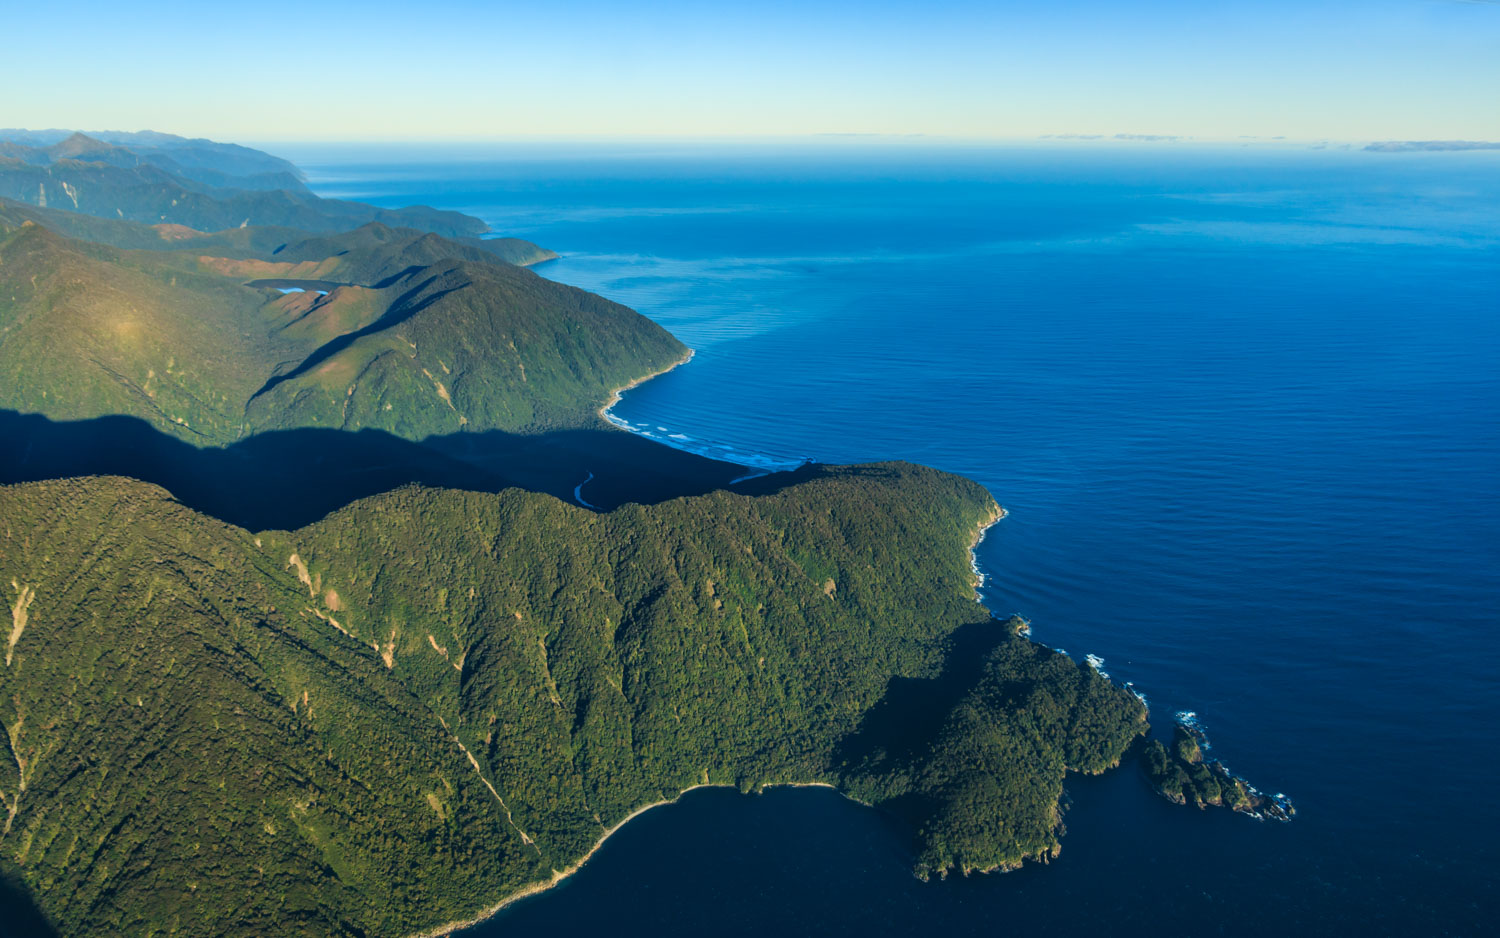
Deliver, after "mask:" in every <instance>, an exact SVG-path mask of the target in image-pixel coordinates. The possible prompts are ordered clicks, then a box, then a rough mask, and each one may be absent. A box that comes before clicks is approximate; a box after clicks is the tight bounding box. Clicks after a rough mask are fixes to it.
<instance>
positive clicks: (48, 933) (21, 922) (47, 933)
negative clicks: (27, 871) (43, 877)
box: [0, 867, 57, 938]
mask: <svg viewBox="0 0 1500 938" xmlns="http://www.w3.org/2000/svg"><path fill="white" fill-rule="evenodd" d="M0 938H57V929H55V928H53V927H52V925H51V924H50V923H49V922H48V921H47V919H46V918H45V917H44V916H43V915H42V913H41V912H40V911H39V910H38V909H37V907H36V902H35V901H34V900H33V899H32V898H31V890H29V889H27V888H26V884H25V883H23V882H21V879H20V877H18V876H16V875H15V873H14V872H13V871H12V870H9V869H6V868H4V867H0Z"/></svg>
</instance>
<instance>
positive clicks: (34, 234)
mask: <svg viewBox="0 0 1500 938" xmlns="http://www.w3.org/2000/svg"><path fill="white" fill-rule="evenodd" d="M3 208H4V207H3V206H0V407H7V408H10V409H13V410H16V411H20V412H32V413H40V414H44V415H47V416H49V417H52V418H54V419H82V418H90V417H97V416H103V415H108V414H126V415H132V416H138V417H141V418H142V419H145V420H147V421H150V422H151V423H153V424H155V425H156V426H157V427H158V428H159V429H161V430H163V431H165V432H168V433H171V434H173V435H176V436H178V437H180V438H182V439H185V440H189V441H191V442H194V443H197V444H199V445H203V444H215V445H222V444H227V443H231V442H233V441H235V440H236V439H239V438H241V437H244V436H247V435H250V434H253V433H255V432H257V431H261V430H267V429H286V428H290V427H324V428H331V429H344V430H358V429H367V428H368V429H379V430H385V431H388V432H391V433H393V434H396V435H398V436H402V437H405V438H407V439H414V440H419V439H422V438H425V437H428V436H433V435H442V434H451V433H456V432H459V431H461V430H462V431H475V430H506V431H523V430H531V429H536V428H539V427H556V426H576V425H581V424H583V423H586V422H588V421H591V420H592V419H594V418H593V413H594V411H595V410H596V409H597V408H598V407H599V406H600V405H601V404H603V403H604V402H605V401H606V400H607V399H608V396H609V393H610V391H611V390H612V389H613V388H615V387H618V386H620V385H623V384H626V383H628V382H629V381H631V380H633V379H635V378H638V377H639V376H641V375H643V374H649V373H652V372H655V371H659V370H661V369H663V368H665V367H667V366H669V365H670V364H672V363H673V362H675V361H677V360H679V359H680V358H681V357H682V355H683V354H684V352H685V349H684V348H683V346H682V345H681V344H680V343H678V342H677V341H676V340H675V339H673V338H672V337H671V336H670V335H669V334H668V333H667V332H666V331H665V330H663V329H662V328H661V327H659V326H657V325H656V324H654V323H652V322H651V321H649V320H647V319H645V318H644V317H642V316H640V315H638V314H636V313H634V312H633V311H631V310H629V309H626V308H625V307H623V306H619V305H617V304H614V303H610V302H609V301H607V300H603V299H601V298H599V297H597V296H594V295H592V294H589V293H585V292H584V291H582V290H577V289H574V288H572V287H567V286H563V285H561V284H557V283H554V282H552V281H549V280H546V279H544V278H541V277H538V276H536V275H535V274H532V273H530V272H529V271H526V270H522V269H519V268H517V267H515V266H514V265H512V264H509V263H505V262H504V261H503V260H502V259H501V258H499V257H497V256H495V254H494V253H492V252H489V251H486V250H483V249H481V248H479V247H476V246H473V245H467V244H462V243H455V242H452V241H448V240H446V239H443V238H440V237H438V236H436V235H432V234H423V233H420V232H414V231H411V230H398V229H390V228H385V227H383V226H373V227H365V228H361V229H357V230H354V231H350V232H346V233H344V234H342V235H338V236H328V237H310V236H308V235H306V234H303V235H301V236H300V237H299V238H298V240H297V241H295V242H284V243H282V245H281V249H280V250H279V251H277V252H275V254H276V256H277V259H276V260H274V261H268V260H262V259H260V258H257V257H255V256H253V254H254V252H253V250H251V248H249V247H246V248H244V249H243V250H241V251H240V252H239V254H240V255H241V256H238V257H235V256H227V257H226V256H210V255H205V254H201V253H199V252H197V251H179V252H172V251H160V250H158V251H123V250H118V249H115V248H112V247H107V246H105V245H103V244H98V243H95V242H89V241H80V240H75V239H70V238H65V237H61V236H59V235H57V234H55V233H54V232H52V231H50V230H49V229H47V228H46V227H44V226H43V225H40V224H37V223H35V222H34V221H32V220H31V219H27V218H19V219H18V216H17V215H16V214H14V213H12V214H10V215H7V214H6V213H5V212H4V210H3ZM18 221H19V223H17V222H18ZM246 230H247V231H254V229H246ZM226 240H227V239H226ZM246 254H249V255H251V256H248V257H247V256H245V255H246ZM289 278H290V279H291V280H292V281H293V282H298V283H303V282H305V283H307V284H308V289H307V290H306V291H305V292H302V293H293V294H289V295H283V294H282V293H280V292H278V291H277V290H275V289H272V288H270V287H268V286H255V285H247V284H250V283H252V282H256V281H258V280H270V281H271V282H286V281H288V279H289ZM320 285H321V286H320ZM318 289H322V290H325V291H327V293H326V295H321V294H320V293H319V292H317V290H318Z"/></svg>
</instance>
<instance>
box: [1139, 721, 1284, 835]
mask: <svg viewBox="0 0 1500 938" xmlns="http://www.w3.org/2000/svg"><path fill="white" fill-rule="evenodd" d="M1207 745H1208V741H1207V740H1206V739H1205V738H1204V736H1203V733H1202V731H1200V730H1198V729H1197V728H1196V727H1194V726H1190V725H1186V724H1183V723H1178V724H1177V725H1176V726H1175V727H1173V730H1172V746H1171V748H1168V747H1166V746H1164V745H1162V743H1161V741H1160V740H1156V739H1153V740H1151V742H1150V743H1148V744H1147V745H1146V748H1145V752H1144V754H1143V756H1142V759H1141V766H1142V767H1143V768H1144V769H1145V770H1146V776H1147V777H1148V778H1149V779H1151V784H1152V785H1154V786H1155V787H1156V790H1157V791H1158V792H1160V793H1161V795H1162V797H1164V798H1166V799H1167V800H1168V801H1171V802H1173V803H1175V804H1191V805H1194V806H1196V807H1198V808H1206V807H1208V806H1209V805H1222V806H1223V807H1226V808H1229V809H1231V810H1233V811H1239V812H1241V813H1244V814H1254V815H1257V816H1267V817H1273V818H1276V819H1277V820H1281V821H1285V820H1288V819H1290V818H1291V816H1292V815H1293V814H1295V813H1296V809H1295V808H1293V807H1292V805H1291V803H1290V802H1288V801H1287V800H1286V799H1285V798H1284V797H1282V796H1279V795H1278V796H1274V797H1267V796H1266V795H1264V794H1262V793H1261V792H1260V791H1258V790H1257V789H1256V788H1255V787H1254V786H1253V785H1251V784H1250V783H1249V782H1247V781H1245V780H1244V779H1242V778H1240V777H1238V776H1236V775H1233V774H1231V773H1230V771H1229V770H1228V769H1227V768H1225V767H1224V764H1223V763H1222V762H1219V761H1218V760H1205V759H1204V757H1203V750H1204V749H1205V748H1207Z"/></svg>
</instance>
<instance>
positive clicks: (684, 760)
mask: <svg viewBox="0 0 1500 938" xmlns="http://www.w3.org/2000/svg"><path fill="white" fill-rule="evenodd" d="M996 513H997V509H996V507H995V505H994V503H993V501H992V500H990V498H989V497H988V496H987V495H986V494H985V493H984V492H983V490H982V489H980V488H979V487H978V486H976V485H974V484H973V483H970V482H967V481H965V480H962V479H959V478H957V477H954V476H948V475H945V474H942V473H938V472H935V471H933V470H927V469H920V468H917V467H911V466H904V465H881V466H868V467H853V468H851V469H848V470H843V471H841V472H838V473H834V474H829V475H826V476H824V477H822V478H820V479H818V480H817V481H814V482H810V483H807V484H804V485H799V486H794V487H791V488H787V489H785V490H783V491H781V492H779V493H777V494H774V495H765V496H759V497H746V496H736V495H730V494H727V493H722V492H721V493H715V494H713V495H709V496H704V497H699V498H690V499H680V500H676V501H672V502H667V503H663V504H661V505H658V506H654V507H651V508H644V507H639V506H627V507H626V508H623V509H620V510H617V511H615V512H612V513H610V514H607V515H595V514H591V513H589V512H586V511H583V510H580V509H576V508H573V507H570V506H568V505H565V504H563V503H561V502H558V501H557V500H555V499H552V498H549V497H547V496H540V495H532V494H527V493H522V492H517V491H513V490H512V491H507V492H503V493H501V494H499V495H481V494H474V493H463V492H452V491H443V490H431V489H403V490H400V491H396V492H392V493H389V494H387V495H384V496H378V497H376V498H372V499H368V500H366V501H363V502H359V503H357V504H356V505H354V506H351V507H350V508H348V509H346V510H344V511H341V512H338V513H336V514H334V515H332V516H330V517H329V518H327V519H325V520H324V521H322V522H319V523H317V524H314V525H312V526H311V527H308V528H304V529H301V530H298V531H294V532H268V533H264V534H260V535H251V534H249V533H247V532H245V531H242V530H240V529H237V528H231V527H228V526H225V525H223V524H220V523H218V522H214V521H211V520H209V519H207V518H204V517H202V516H200V515H196V514H194V513H192V512H190V511H188V510H186V509H184V508H182V507H181V506H179V505H177V504H175V503H173V502H172V501H171V500H170V499H168V498H167V497H166V496H165V495H164V493H162V492H161V491H160V490H157V489H154V488H153V487H150V486H145V485H143V484H140V483H132V482H130V481H128V480H122V479H85V480H68V481H62V482H51V483H32V484H27V485H22V486H14V487H10V488H5V489H0V516H3V517H5V518H6V525H5V526H4V528H3V530H0V582H3V584H4V591H5V594H6V605H8V606H9V607H10V610H11V622H12V627H11V629H10V630H9V636H8V639H7V647H6V661H5V664H4V666H3V667H0V723H3V725H4V728H5V731H6V732H5V734H4V735H5V737H6V739H7V742H8V746H9V749H10V758H9V760H8V761H7V762H6V764H3V765H0V792H3V794H4V798H5V801H4V804H5V807H6V810H7V812H8V819H7V821H6V824H5V829H4V833H3V834H0V856H3V858H4V860H5V863H6V864H8V865H10V866H11V867H13V868H14V869H15V870H17V871H18V875H19V877H20V880H21V881H22V882H23V883H24V884H25V886H26V887H27V888H28V889H29V890H30V891H31V893H32V896H33V897H34V899H35V901H36V903H37V904H38V906H39V907H40V908H41V909H42V911H43V912H44V913H45V914H46V915H47V916H48V917H49V918H50V919H51V920H52V921H53V923H54V924H55V925H56V926H57V927H58V929H59V930H60V932H61V933H63V934H68V935H95V934H98V935H103V934H117V933H120V932H122V931H125V932H135V933H140V932H146V931H149V930H172V931H176V932H178V933H182V934H219V935H249V934H265V933H277V934H318V935H326V934H332V933H342V934H365V935H372V936H373V935H401V934H406V933H410V932H412V931H415V930H418V929H422V928H429V927H432V926H434V925H438V924H440V923H443V922H446V921H450V920H454V919H458V918H463V917H467V916H471V915H473V914H475V913H476V912H478V911H480V910H481V909H482V908H484V907H487V906H490V905H492V904H493V903H495V902H498V901H500V900H501V899H503V898H504V897H506V896H508V895H513V894H515V893H516V892H518V891H520V890H522V889H524V888H526V887H527V886H528V885H529V884H536V883H547V882H550V881H551V880H552V879H553V878H554V877H555V876H556V875H557V874H556V873H555V872H554V871H565V870H568V869H570V868H571V866H572V865H573V864H575V863H577V862H578V861H579V860H580V858H582V857H583V856H584V855H585V854H586V853H587V852H588V851H589V850H590V848H591V847H592V846H593V845H594V843H596V842H597V841H598V840H599V839H600V838H601V837H602V836H604V834H605V832H606V831H608V830H609V829H610V828H611V827H612V826H613V825H615V824H616V823H618V822H619V821H620V820H621V819H623V818H625V817H626V816H628V815H629V814H630V813H631V812H632V811H634V810H635V809H637V808H639V807H640V806H642V805H644V804H649V803H652V802H656V801H659V800H662V799H663V798H670V797H672V796H674V795H675V794H676V793H677V792H679V791H680V790H682V789H683V788H686V787H688V786H691V785H695V784H705V783H708V784H731V785H738V786H740V787H742V788H746V789H749V788H754V787H757V786H759V785H762V784H768V783H775V782H782V781H826V782H830V783H833V784H839V785H841V786H844V787H845V788H846V789H851V790H854V791H855V792H856V793H859V794H861V796H862V797H869V798H871V799H881V800H886V799H890V800H892V804H893V805H897V806H899V807H900V810H902V811H903V812H904V813H905V814H906V815H907V816H909V817H912V819H913V820H914V821H915V822H916V823H917V825H918V827H920V828H921V829H922V830H924V831H925V832H926V833H924V834H923V835H922V836H923V840H921V841H919V843H918V844H917V849H918V850H919V851H920V853H919V854H918V856H917V860H916V862H917V864H918V867H919V869H922V870H928V869H942V868H944V867H946V866H947V865H949V864H951V865H955V866H960V867H964V868H970V867H977V868H985V867H990V866H995V865H1008V864H1011V863H1013V862H1018V861H1019V860H1020V858H1021V857H1022V856H1036V855H1045V854H1047V853H1050V852H1052V851H1053V850H1054V849H1055V847H1056V835H1057V831H1058V825H1057V818H1058V807H1057V795H1058V793H1059V792H1060V785H1061V782H1062V777H1063V773H1064V771H1065V768H1069V767H1071V768H1080V769H1085V770H1090V771H1096V770H1098V769H1100V768H1103V767H1104V766H1107V765H1109V764H1112V763H1113V761H1114V760H1115V759H1117V758H1118V757H1119V754H1120V752H1121V751H1122V750H1123V748H1124V746H1125V745H1126V744H1128V743H1129V741H1130V740H1131V739H1132V738H1133V737H1134V735H1135V734H1137V733H1138V732H1140V731H1141V730H1142V729H1143V728H1144V713H1143V710H1142V708H1141V706H1140V704H1139V703H1138V702H1137V701H1136V700H1135V699H1134V698H1132V697H1130V696H1129V695H1128V694H1126V693H1125V692H1123V691H1121V690H1119V689H1117V688H1112V687H1110V686H1109V685H1108V684H1107V682H1105V681H1104V679H1102V678H1100V677H1099V676H1098V675H1097V674H1096V673H1095V672H1093V671H1092V670H1091V669H1089V668H1087V667H1082V666H1079V665H1076V664H1074V663H1072V662H1071V661H1068V660H1067V659H1065V658H1063V657H1061V656H1058V655H1056V654H1055V653H1053V652H1051V651H1049V650H1047V649H1045V648H1041V647H1040V646H1034V645H1031V644H1030V643H1029V642H1026V641H1025V640H1024V639H1022V638H1020V637H1019V636H1018V635H1016V634H1015V630H1014V628H1013V627H1011V626H1008V625H1006V624H1005V623H999V622H993V621H991V622H988V623H986V619H987V616H986V614H985V612H984V610H983V609H982V608H981V607H979V606H978V605H977V604H976V603H975V602H974V599H973V591H972V579H971V577H972V575H971V573H970V570H969V564H968V560H969V558H968V556H967V553H966V551H965V547H966V545H967V544H968V543H969V542H970V541H971V539H972V538H973V536H974V534H975V532H976V531H977V530H978V528H979V527H980V525H982V524H984V523H986V522H988V521H989V520H991V519H993V518H994V517H995V516H996ZM961 629H963V630H965V631H967V632H969V633H973V632H974V631H976V630H978V631H980V632H982V633H983V635H984V638H983V641H982V642H981V643H980V647H982V648H983V649H986V650H985V651H983V657H984V661H985V664H984V670H983V678H982V680H981V681H980V682H979V683H978V684H975V685H974V686H973V687H972V689H970V690H969V691H966V692H962V693H959V694H957V695H955V696H954V697H953V699H952V703H951V704H945V705H944V709H945V710H946V711H947V713H948V715H947V716H945V717H944V716H942V715H941V714H939V719H938V721H937V725H938V726H940V727H941V728H942V729H941V734H940V735H938V736H935V737H934V738H931V739H929V740H927V741H926V742H927V745H921V746H915V745H912V746H906V747H905V748H903V746H901V745H898V744H897V742H896V741H895V740H890V739H887V738H885V733H884V731H883V730H882V729H881V727H882V726H883V725H886V724H887V723H896V724H901V725H912V722H913V721H910V720H904V719H898V720H895V721H888V720H875V719H874V718H873V715H874V714H877V713H879V712H880V711H881V710H882V709H886V710H888V709H890V708H891V707H893V706H894V707H897V708H898V709H899V708H900V706H901V703H900V701H899V700H895V696H896V695H894V694H893V691H892V688H893V687H894V686H895V684H896V683H897V682H895V681H893V678H897V677H901V678H903V679H904V680H905V681H906V683H907V684H910V683H912V682H916V683H922V682H933V683H936V682H937V681H938V679H939V678H940V677H941V675H942V674H943V673H944V668H943V664H944V658H945V650H947V649H949V648H950V647H951V644H952V641H953V640H954V636H955V635H956V634H957V633H958V632H959V631H960V630H961ZM851 739H853V740H858V742H859V748H860V749H861V750H862V751H864V752H866V753H867V755H866V756H865V757H863V758H860V759H852V757H851V755H850V753H851V751H852V750H851V748H850V740H851ZM907 751H909V752H911V753H918V755H914V756H912V757H911V759H912V760H914V761H906V757H905V756H903V755H902V753H904V752H907ZM883 760H897V761H902V764H901V765H900V766H895V765H892V766H889V767H882V766H881V763H882V761H883ZM922 765H926V766H929V768H926V769H923V768H920V767H919V768H917V769H916V770H915V771H913V768H912V767H913V766H922ZM913 789H916V790H919V791H920V795H919V797H916V798H912V797H903V796H904V795H907V794H908V793H909V792H911V791H912V790H913ZM924 844H925V846H924Z"/></svg>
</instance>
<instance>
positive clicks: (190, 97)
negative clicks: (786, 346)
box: [0, 0, 1500, 140]
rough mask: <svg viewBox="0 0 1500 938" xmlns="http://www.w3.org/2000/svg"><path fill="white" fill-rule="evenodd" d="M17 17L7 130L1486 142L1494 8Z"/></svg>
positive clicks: (75, 9)
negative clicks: (1161, 136) (1076, 136)
mask: <svg viewBox="0 0 1500 938" xmlns="http://www.w3.org/2000/svg"><path fill="white" fill-rule="evenodd" d="M7 5H8V6H10V7H11V9H9V10H7V11H6V12H5V13H4V16H3V22H4V25H5V31H6V33H7V42H6V51H5V58H6V73H7V76H8V77H7V80H6V82H5V85H6V87H5V91H4V93H3V97H0V126H12V127H33V128H36V127H44V126H46V127H75V128H76V127H82V128H97V129H124V130H136V129H142V128H148V127H149V128H152V129H158V130H168V131H172V132H177V133H186V134H191V135H203V136H212V137H217V138H223V139H241V140H265V139H281V140H292V139H364V140H395V139H408V138H494V137H533V136H541V137H555V136H583V137H609V136H650V135H683V136H716V135H752V136H760V135H806V134H820V133H876V134H893V135H901V134H924V135H928V136H941V137H956V138H1034V137H1037V136H1041V135H1044V134H1085V133H1104V134H1115V133H1138V134H1173V135H1183V136H1191V137H1195V138H1200V139H1203V138H1210V139H1234V138H1238V137H1240V136H1242V135H1249V136H1262V137H1275V136H1287V137H1291V138H1294V139H1307V140H1316V139H1335V140H1370V139H1453V138H1465V139H1488V140H1496V139H1500V0H1497V2H1491V0H1469V2H1464V0H1363V2H1352V0H1323V2H1320V0H1302V2H1295V3H1294V2H1283V0H1260V2H1242V0H1218V2H1215V0H1199V2H1178V0H1145V2H1099V0H1053V2H1042V0H1038V2H1025V3H1021V2H1006V0H992V2H987V3H974V2H951V3H949V2H941V0H939V2H931V3H924V4H917V3H886V2H881V0H869V2H864V3H844V2H818V0H807V2H801V3H787V2H781V0H764V2H757V3H753V4H736V5H729V4H714V3H677V2H655V3H647V4H640V3H635V4H627V3H591V2H567V0H561V2H553V3H536V2H529V3H525V4H516V3H509V2H500V3H476V2H463V0H426V2H423V0H416V2H412V0H402V2H399V3H398V2H387V0H361V2H333V3H292V2H283V0H266V2H258V3H243V4H241V3H220V4H218V5H213V4H203V3H202V2H201V0H199V2H195V3H175V2H152V0H142V2H140V3H134V4H125V3H118V2H112V3H98V2H94V0H81V2H77V3H72V4H68V5H67V6H65V7H63V8H57V7H53V8H51V9H48V8H46V6H45V5H43V4H25V5H24V8H20V7H21V5H20V4H7ZM21 76H31V77H30V78H28V79H22V78H21Z"/></svg>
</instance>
